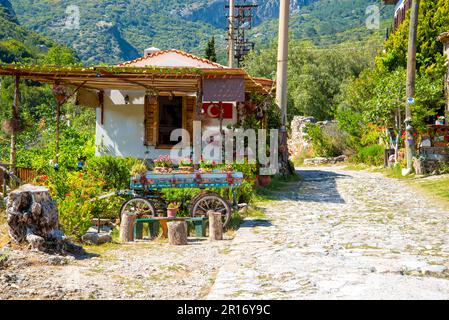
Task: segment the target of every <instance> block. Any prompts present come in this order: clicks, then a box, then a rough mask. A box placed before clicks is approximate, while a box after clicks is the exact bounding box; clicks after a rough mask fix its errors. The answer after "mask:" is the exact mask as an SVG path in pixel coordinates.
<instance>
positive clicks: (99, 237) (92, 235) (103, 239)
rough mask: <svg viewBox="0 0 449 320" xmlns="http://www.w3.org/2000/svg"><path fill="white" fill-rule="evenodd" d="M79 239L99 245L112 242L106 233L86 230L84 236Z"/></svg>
mask: <svg viewBox="0 0 449 320" xmlns="http://www.w3.org/2000/svg"><path fill="white" fill-rule="evenodd" d="M81 240H83V242H85V243H90V244H94V245H100V244H105V243H108V242H112V237H111V235H110V234H107V233H97V232H88V233H86V234H85V235H84V236H82V238H81Z"/></svg>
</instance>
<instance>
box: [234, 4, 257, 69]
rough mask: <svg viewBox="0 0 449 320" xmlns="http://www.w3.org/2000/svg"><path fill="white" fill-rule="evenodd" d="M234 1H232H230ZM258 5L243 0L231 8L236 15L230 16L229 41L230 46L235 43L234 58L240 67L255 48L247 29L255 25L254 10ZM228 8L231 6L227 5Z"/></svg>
mask: <svg viewBox="0 0 449 320" xmlns="http://www.w3.org/2000/svg"><path fill="white" fill-rule="evenodd" d="M233 2H234V1H230V3H233ZM257 7H258V5H257V4H254V3H251V4H249V3H247V1H246V0H243V3H240V4H235V5H234V10H230V12H234V16H233V17H228V18H229V27H228V30H229V37H228V43H229V45H230V48H231V47H232V43H234V46H233V47H234V48H233V49H234V58H235V59H236V60H237V64H238V67H240V66H241V64H242V62H243V60H244V59H245V56H246V55H247V54H248V53H249V52H250V51H251V50H253V49H254V42H252V41H249V40H248V38H247V33H246V31H248V30H251V28H252V27H253V18H254V13H253V10H254V9H256V8H257ZM226 8H230V6H229V5H227V6H226ZM232 40H233V41H232ZM230 50H231V49H230Z"/></svg>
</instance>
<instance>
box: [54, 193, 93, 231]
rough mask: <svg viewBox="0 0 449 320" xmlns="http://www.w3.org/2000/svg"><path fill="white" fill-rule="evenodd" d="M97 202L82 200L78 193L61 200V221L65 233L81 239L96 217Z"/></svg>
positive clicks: (59, 207)
mask: <svg viewBox="0 0 449 320" xmlns="http://www.w3.org/2000/svg"><path fill="white" fill-rule="evenodd" d="M94 207H95V204H94V203H92V202H90V201H80V199H79V198H78V197H77V196H76V195H72V194H70V195H68V196H67V197H66V198H65V199H64V200H63V201H60V202H59V205H58V209H59V222H60V224H61V227H62V230H63V231H64V233H65V234H66V235H68V236H70V237H74V238H76V239H80V238H81V236H82V235H83V234H85V233H86V231H87V230H88V229H89V227H90V225H91V220H92V218H93V217H94V215H93V212H94V211H95V208H94Z"/></svg>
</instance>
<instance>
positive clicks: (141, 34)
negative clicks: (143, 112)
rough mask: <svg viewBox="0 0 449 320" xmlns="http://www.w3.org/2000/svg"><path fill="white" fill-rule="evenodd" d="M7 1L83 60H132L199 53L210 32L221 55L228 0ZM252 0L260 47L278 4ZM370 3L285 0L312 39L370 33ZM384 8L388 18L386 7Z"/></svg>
mask: <svg viewBox="0 0 449 320" xmlns="http://www.w3.org/2000/svg"><path fill="white" fill-rule="evenodd" d="M1 1H2V2H5V0H1ZM10 1H11V3H12V8H10V9H13V10H15V12H16V14H17V17H18V21H19V22H20V23H21V24H22V25H23V26H25V27H27V28H30V29H31V30H34V31H37V32H39V33H41V34H43V35H46V36H48V37H50V38H52V39H54V40H56V41H57V42H59V43H63V44H65V45H68V46H70V47H72V48H73V49H75V51H76V52H77V54H78V55H79V56H80V58H81V59H82V60H83V62H84V63H87V64H98V63H117V62H120V61H123V60H128V59H132V58H135V57H137V56H140V55H141V54H142V52H143V50H144V49H145V48H146V47H149V46H156V47H159V48H161V49H170V48H177V49H183V50H186V51H190V52H193V53H196V54H203V52H204V48H205V46H206V43H207V40H209V39H210V38H211V37H212V36H215V38H216V40H217V50H218V56H219V59H220V58H221V60H223V59H224V57H225V48H226V31H225V29H226V17H227V9H226V8H225V5H226V4H227V2H228V1H227V0H189V1H185V0H115V1H112V0H95V1H81V0H70V1H68V0H10ZM240 2H243V0H242V1H237V3H240ZM252 2H253V1H247V3H252ZM254 2H257V3H258V4H259V7H258V9H257V12H256V15H255V25H256V27H255V28H254V30H252V31H251V34H252V36H253V39H255V41H256V42H257V43H258V45H259V46H260V45H261V44H266V43H269V42H270V41H271V40H272V39H275V38H276V34H277V19H276V17H277V16H278V12H279V1H277V0H258V1H254ZM370 4H379V2H378V1H374V0H292V1H291V6H292V21H291V31H292V34H293V35H294V36H295V37H296V38H298V39H304V38H307V39H312V40H313V41H314V42H315V43H322V42H323V43H328V42H331V43H335V42H341V41H344V40H348V39H354V38H356V39H357V38H363V37H365V36H369V35H370V34H372V31H369V30H367V29H366V28H364V21H365V19H366V17H367V16H366V14H365V11H366V8H367V7H368V6H369V5H370ZM383 12H384V14H386V15H388V14H389V13H391V9H388V10H384V11H383ZM389 19H390V18H388V21H389ZM357 28H358V31H356V32H347V30H349V29H357ZM344 31H346V32H344ZM379 34H383V31H382V32H379ZM329 40H331V41H329Z"/></svg>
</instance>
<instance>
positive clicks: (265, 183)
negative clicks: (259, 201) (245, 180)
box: [257, 176, 271, 187]
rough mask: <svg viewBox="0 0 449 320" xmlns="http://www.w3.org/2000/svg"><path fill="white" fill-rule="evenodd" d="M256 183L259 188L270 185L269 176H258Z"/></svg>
mask: <svg viewBox="0 0 449 320" xmlns="http://www.w3.org/2000/svg"><path fill="white" fill-rule="evenodd" d="M257 181H258V182H259V185H260V186H261V187H267V186H269V185H270V183H271V176H258V177H257Z"/></svg>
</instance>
